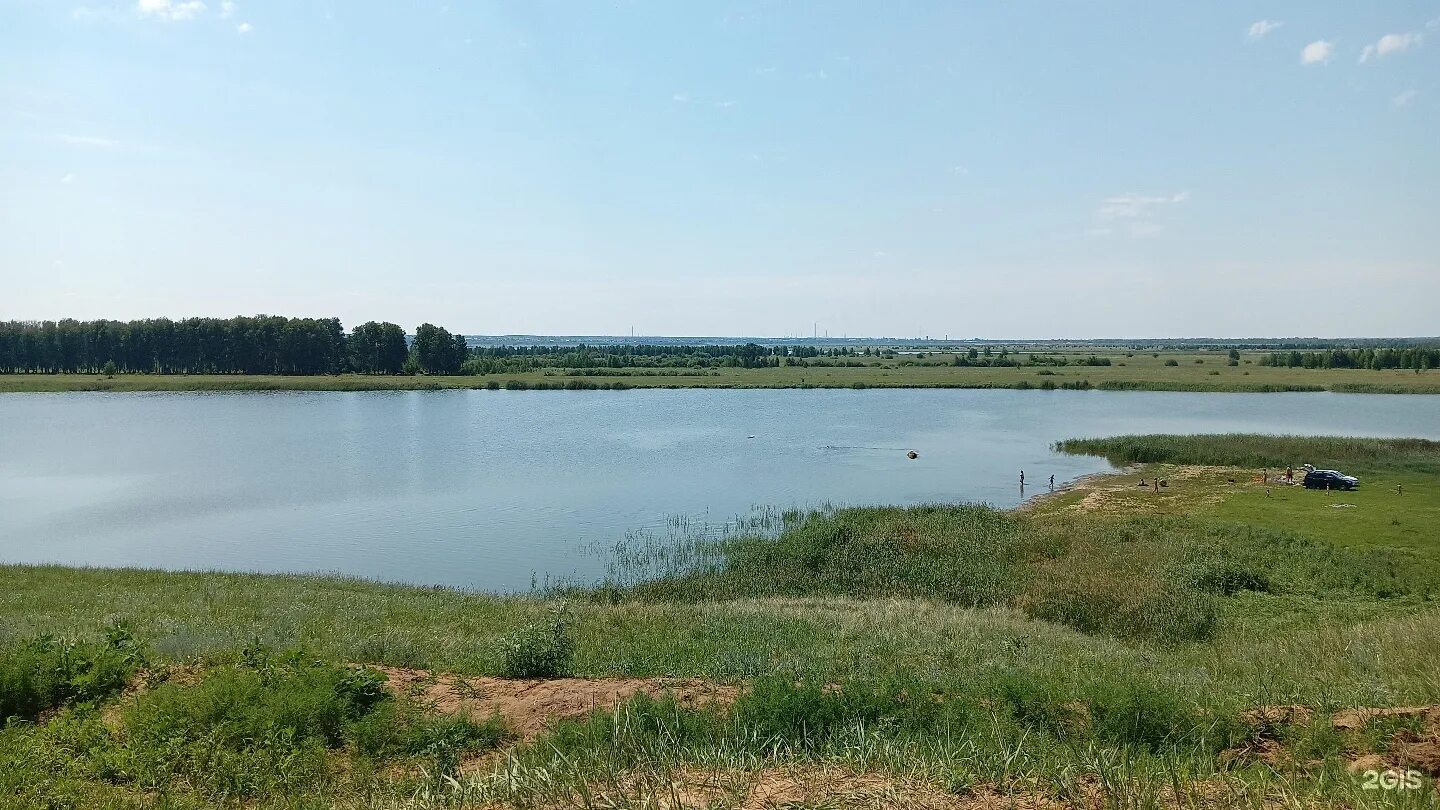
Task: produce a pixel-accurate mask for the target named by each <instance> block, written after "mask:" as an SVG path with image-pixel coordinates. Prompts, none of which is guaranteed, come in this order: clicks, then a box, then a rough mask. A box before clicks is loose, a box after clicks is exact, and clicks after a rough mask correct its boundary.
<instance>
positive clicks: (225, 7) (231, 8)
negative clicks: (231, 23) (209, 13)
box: [220, 0, 235, 20]
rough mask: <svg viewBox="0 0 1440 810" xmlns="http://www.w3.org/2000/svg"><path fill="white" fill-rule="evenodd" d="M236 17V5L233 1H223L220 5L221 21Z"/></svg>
mask: <svg viewBox="0 0 1440 810" xmlns="http://www.w3.org/2000/svg"><path fill="white" fill-rule="evenodd" d="M234 16H235V4H234V3H233V2H231V0H223V1H222V2H221V3H220V19H222V20H228V19H230V18H231V17H234Z"/></svg>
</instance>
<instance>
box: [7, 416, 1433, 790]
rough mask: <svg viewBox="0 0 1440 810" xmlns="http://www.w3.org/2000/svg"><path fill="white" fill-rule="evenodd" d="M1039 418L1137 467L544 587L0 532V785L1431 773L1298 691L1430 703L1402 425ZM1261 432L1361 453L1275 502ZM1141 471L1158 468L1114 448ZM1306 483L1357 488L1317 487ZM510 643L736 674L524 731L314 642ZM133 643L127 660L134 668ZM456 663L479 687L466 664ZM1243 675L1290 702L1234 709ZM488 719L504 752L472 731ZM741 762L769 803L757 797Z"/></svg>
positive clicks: (508, 664)
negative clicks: (191, 560)
mask: <svg viewBox="0 0 1440 810" xmlns="http://www.w3.org/2000/svg"><path fill="white" fill-rule="evenodd" d="M1065 446H1066V448H1067V449H1070V450H1072V451H1084V452H1099V453H1104V454H1107V455H1109V454H1114V455H1113V456H1112V458H1114V459H1116V460H1118V461H1123V462H1126V463H1129V462H1137V463H1141V464H1142V465H1144V466H1141V467H1140V468H1139V469H1138V470H1136V472H1135V473H1134V474H1133V475H1131V474H1128V473H1127V474H1126V475H1124V476H1123V477H1116V478H1112V479H1109V480H1102V481H1098V482H1094V483H1093V484H1092V485H1090V486H1089V488H1087V489H1076V490H1072V491H1069V492H1062V493H1059V494H1057V495H1055V496H1052V497H1049V498H1046V499H1043V500H1042V501H1040V502H1038V503H1035V504H1032V505H1031V506H1030V507H1029V508H1028V509H1026V510H1023V511H1020V512H1002V511H997V510H992V509H988V508H985V507H977V506H933V507H917V508H910V509H900V508H867V509H844V510H836V511H831V512H823V513H814V514H808V515H792V516H788V517H787V518H786V519H785V520H784V521H783V523H781V524H780V525H776V526H774V527H772V529H771V530H769V531H761V532H756V533H755V534H753V535H751V536H739V537H726V538H724V539H722V540H709V539H702V540H697V541H696V542H695V547H694V548H692V549H690V553H688V554H686V555H683V558H684V559H685V560H686V561H687V562H686V564H685V565H684V566H682V567H681V568H680V569H679V570H675V571H673V572H672V573H671V574H670V575H669V576H666V577H664V578H661V579H658V580H646V581H642V582H637V583H633V584H632V583H629V582H628V581H627V580H625V579H623V578H620V579H617V582H616V583H615V584H612V585H608V586H603V587H596V588H587V589H577V590H573V591H570V592H567V593H563V594H560V593H556V594H548V595H537V596H534V597H499V596H492V595H484V594H472V593H461V592H457V591H451V590H444V589H427V588H414V587H406V586H394V585H383V584H378V583H373V582H365V581H358V580H348V579H339V578H333V577H301V576H261V575H245V574H221V573H166V572H154V571H136V570H101V569H74V568H59V567H29V566H4V567H0V644H3V645H5V646H4V649H3V653H0V661H3V662H6V663H3V664H0V694H3V695H7V696H8V695H12V694H17V695H18V694H21V693H22V692H23V693H24V694H26V695H30V696H31V697H30V698H29V702H28V703H26V704H25V706H26V707H28V708H26V709H25V711H19V712H17V711H13V710H10V709H7V712H8V713H10V714H14V715H16V716H17V717H20V718H21V719H20V720H16V721H12V722H11V723H10V724H9V725H8V726H7V728H6V729H5V730H4V731H0V759H6V758H7V757H8V760H7V761H11V762H18V763H21V765H20V767H16V768H10V769H8V770H7V771H6V775H5V776H0V797H3V796H8V795H16V796H21V797H26V800H27V801H31V802H32V804H29V805H26V804H19V805H15V806H33V805H34V804H37V803H39V801H40V800H42V799H43V800H44V801H46V802H50V803H51V804H53V805H55V806H66V804H67V802H69V803H70V804H71V805H73V806H87V807H89V806H104V805H106V804H107V803H108V804H109V805H111V806H148V805H153V804H158V803H162V802H168V803H169V805H168V806H180V807H184V806H212V805H217V804H219V805H226V804H228V805H234V806H287V807H297V806H298V807H306V806H316V807H320V806H335V805H339V806H356V807H359V806H393V807H456V806H475V807H488V806H515V807H552V806H567V807H569V806H574V807H627V806H635V807H658V806H669V807H676V806H686V807H707V806H716V807H760V806H802V807H819V806H826V807H828V806H837V807H843V806H877V805H878V806H935V807H940V806H947V807H949V806H954V807H967V806H976V807H979V806H987V807H988V806H1006V805H1005V804H1004V802H1005V801H1007V800H1010V799H1013V800H1016V801H1020V800H1023V801H1029V802H1032V803H1035V802H1040V801H1042V800H1051V801H1056V802H1061V803H1064V804H1073V805H1077V806H1130V807H1146V806H1185V807H1189V806H1209V807H1230V806H1256V807H1259V806H1337V807H1338V806H1350V807H1356V806H1395V807H1424V806H1429V804H1428V803H1431V802H1433V801H1434V800H1435V798H1436V794H1435V788H1434V782H1433V779H1432V777H1433V775H1434V774H1433V773H1430V774H1428V775H1425V776H1424V777H1423V780H1422V782H1421V784H1420V787H1418V788H1415V789H1413V790H1411V789H1403V790H1402V789H1395V790H1380V791H1377V790H1368V789H1366V787H1365V784H1364V778H1365V777H1364V774H1363V769H1362V770H1361V771H1359V772H1356V773H1351V772H1350V770H1348V768H1347V766H1348V765H1349V763H1351V762H1353V761H1356V760H1357V759H1359V758H1360V757H1361V756H1370V757H1374V758H1376V759H1374V760H1373V761H1372V767H1377V768H1382V769H1383V768H1384V767H1388V766H1390V765H1403V766H1404V767H1406V768H1408V767H1411V765H1412V759H1414V758H1415V757H1417V756H1420V754H1417V753H1415V752H1417V751H1418V752H1420V753H1424V751H1428V750H1430V749H1423V750H1422V747H1423V746H1422V744H1426V743H1425V741H1426V740H1428V739H1430V738H1429V737H1427V736H1426V735H1428V734H1431V733H1432V731H1433V732H1434V733H1435V734H1440V726H1437V727H1436V728H1434V729H1432V728H1431V727H1430V726H1427V725H1426V724H1427V723H1429V722H1430V721H1429V720H1427V719H1426V717H1425V716H1424V715H1414V714H1405V715H1396V716H1393V717H1384V718H1379V719H1375V720H1373V721H1370V722H1366V723H1362V724H1361V725H1360V726H1359V727H1351V726H1346V725H1344V724H1340V723H1339V721H1338V720H1335V721H1332V719H1331V715H1332V714H1333V713H1335V712H1340V711H1343V710H1346V709H1350V708H1353V707H1357V706H1368V707H1395V706H1415V705H1425V704H1432V703H1437V702H1440V644H1437V642H1436V641H1435V640H1436V639H1437V638H1440V602H1437V601H1436V600H1437V598H1440V536H1437V535H1436V533H1435V532H1434V531H1433V530H1430V531H1425V530H1423V529H1422V530H1420V531H1419V532H1418V533H1417V532H1416V531H1414V530H1416V529H1417V528H1420V527H1423V526H1425V525H1427V521H1428V520H1429V519H1430V518H1429V517H1427V516H1429V515H1431V512H1428V511H1427V510H1433V509H1435V508H1436V499H1437V495H1436V493H1437V492H1440V464H1437V462H1440V449H1437V445H1436V444H1435V443H1413V442H1411V443H1402V444H1383V445H1377V444H1375V443H1372V442H1368V441H1366V442H1356V441H1351V440H1339V439H1301V438H1276V439H1266V438H1264V437H1136V438H1128V439H1123V440H1113V441H1109V442H1106V441H1101V442H1086V443H1080V442H1067V443H1066V445H1065ZM1291 457H1298V458H1305V459H1324V460H1326V462H1327V463H1328V464H1329V465H1331V466H1339V467H1342V468H1352V469H1364V470H1365V471H1366V476H1365V479H1364V480H1365V486H1362V489H1361V490H1360V491H1358V492H1356V493H1344V496H1345V501H1346V502H1350V501H1352V500H1353V502H1354V505H1353V506H1352V507H1349V508H1345V509H1336V508H1333V504H1335V503H1336V502H1337V500H1336V498H1334V497H1332V496H1334V495H1338V493H1331V494H1328V495H1327V494H1326V493H1321V492H1305V491H1297V490H1294V489H1287V490H1286V491H1285V492H1284V493H1283V494H1284V496H1285V498H1286V500H1284V501H1280V500H1278V497H1279V495H1280V494H1281V493H1277V492H1274V491H1271V492H1270V493H1269V497H1268V498H1267V496H1266V490H1267V489H1271V490H1273V489H1274V488H1273V487H1270V488H1267V487H1266V486H1265V485H1264V484H1263V483H1252V482H1251V481H1250V479H1249V477H1248V475H1247V474H1248V473H1250V472H1251V469H1250V468H1251V467H1253V466H1256V465H1254V464H1253V463H1252V462H1255V461H1264V462H1273V460H1275V459H1285V460H1289V459H1290V458H1291ZM1222 462H1232V463H1233V465H1234V466H1232V465H1230V464H1225V463H1222ZM1317 463H1318V462H1317ZM1157 473H1158V474H1160V475H1162V476H1164V477H1165V478H1166V480H1167V483H1168V486H1167V487H1166V489H1165V491H1164V492H1163V493H1156V492H1154V491H1153V490H1152V489H1146V490H1144V491H1143V492H1142V491H1141V490H1140V489H1139V487H1137V486H1134V485H1133V483H1132V482H1133V480H1134V478H1136V477H1138V476H1140V475H1145V476H1147V477H1154V476H1155V475H1156V474H1157ZM1388 477H1403V478H1404V480H1405V481H1407V482H1409V484H1408V485H1407V488H1406V491H1405V494H1404V495H1403V496H1402V495H1394V494H1392V493H1387V492H1384V491H1383V489H1382V488H1381V487H1379V486H1373V485H1372V484H1371V480H1372V479H1375V480H1376V481H1379V480H1387V481H1388V480H1389V478H1388ZM1230 479H1235V481H1236V482H1235V483H1234V484H1231V483H1230ZM1372 492H1373V493H1374V494H1373V497H1374V499H1375V500H1361V499H1360V497H1361V496H1365V497H1370V496H1371V493H1372ZM1098 496H1103V497H1098ZM1382 496H1387V497H1389V498H1390V500H1389V501H1382V500H1381V497H1382ZM1396 499H1402V501H1401V502H1396ZM1262 501H1263V502H1262ZM1372 513H1375V514H1372ZM1341 514H1344V515H1345V516H1346V518H1347V519H1348V518H1349V517H1350V516H1352V514H1353V515H1354V516H1357V517H1361V518H1363V519H1364V521H1365V522H1364V523H1362V524H1359V525H1358V527H1357V526H1349V527H1348V528H1347V525H1348V524H1335V523H1324V522H1323V521H1325V520H1326V519H1328V518H1329V517H1330V516H1334V515H1341ZM1376 515H1378V517H1377V516H1376ZM1428 525H1429V526H1431V527H1433V526H1434V525H1437V524H1436V523H1434V522H1430V523H1428ZM631 563H632V564H636V565H641V564H643V563H644V560H643V559H632V560H631ZM562 599H563V601H564V602H565V605H566V607H565V609H564V612H563V613H562V614H556V613H555V610H556V605H557V604H558V602H559V601H560V600H562ZM557 615H558V616H559V618H557ZM117 622H118V624H117ZM106 628H110V629H109V630H108V632H107V630H106ZM57 639H66V640H73V641H74V643H71V642H69V641H58V640H57ZM17 651H24V652H25V654H24V655H21V654H19V652H17ZM288 651H304V652H303V654H291V653H290V652H288ZM92 661H93V662H95V663H94V665H92V664H91V663H90V662H92ZM517 661H522V662H529V664H534V663H535V662H537V661H538V662H541V663H542V664H543V666H542V667H541V669H545V670H547V672H549V673H552V674H559V673H564V674H570V675H574V676H581V677H586V678H593V679H606V678H631V679H634V678H657V677H661V678H677V677H680V678H698V679H703V680H704V681H706V682H712V683H717V684H722V685H729V686H734V687H737V688H738V689H739V696H738V698H736V702H734V704H733V705H729V706H723V707H716V706H710V707H705V706H696V705H692V704H689V703H683V702H668V701H667V700H665V699H663V698H661V699H659V700H658V701H657V700H652V699H649V698H646V697H643V696H641V697H637V698H635V699H633V700H631V701H629V702H621V703H619V704H616V705H615V706H613V707H611V708H608V709H605V710H602V711H600V712H598V713H597V714H595V715H593V716H589V717H585V716H579V715H577V716H574V717H573V718H572V719H571V720H569V721H565V722H560V723H558V724H555V725H553V726H552V727H551V728H550V730H549V731H548V732H547V733H545V734H543V735H542V736H540V737H535V738H529V737H524V736H523V735H521V736H516V735H517V733H518V732H517V730H516V728H515V727H514V726H513V724H512V725H508V726H507V722H509V721H508V720H507V718H505V717H501V718H499V719H492V718H490V717H471V718H469V720H467V721H465V722H464V723H459V721H457V720H456V719H455V716H454V715H450V714H447V713H445V712H444V711H441V710H440V708H439V707H438V705H437V704H426V703H425V702H424V701H423V700H421V701H419V702H418V703H417V702H413V701H412V700H411V698H409V697H407V696H406V695H405V694H395V695H392V696H388V697H387V696H386V695H384V694H381V693H380V692H377V691H375V689H374V684H375V679H374V678H373V677H372V676H370V675H365V674H364V673H363V672H358V671H357V670H354V669H352V668H348V667H347V666H346V665H347V664H354V663H364V664H371V665H387V666H392V667H411V668H423V669H427V670H435V671H443V672H449V673H461V674H464V675H473V676H505V675H510V674H515V672H516V669H515V668H516V666H517ZM12 662H18V663H12ZM26 662H30V663H26ZM37 672H38V673H42V674H45V675H44V677H41V676H39V675H35V673H37ZM26 673H30V674H29V675H26ZM54 673H62V674H63V677H60V676H58V675H55V674H54ZM27 678H28V680H27ZM137 678H138V679H141V680H144V679H147V678H148V679H149V681H153V683H152V684H151V685H150V686H149V687H148V688H147V689H145V690H139V691H137V690H135V688H134V684H135V682H136V680H137ZM47 679H48V680H47ZM39 681H44V683H39V685H38V686H29V687H23V688H22V687H21V686H17V684H25V683H29V684H32V685H33V684H35V683H37V682H39ZM550 683H554V684H566V683H570V682H568V681H554V682H550ZM576 683H579V682H576ZM584 683H586V684H589V685H588V686H577V687H575V688H577V689H580V690H581V693H582V694H590V693H593V690H595V689H598V688H599V687H598V686H596V684H601V683H608V681H588V682H584ZM47 684H48V685H47ZM256 684H261V685H263V687H264V688H260V687H257V686H256ZM486 688H491V689H493V688H497V687H494V686H489V687H486V686H484V685H482V686H480V687H476V689H477V691H479V692H484V691H485V689H486ZM121 689H126V690H127V691H125V692H124V693H123V694H120V695H119V696H117V691H118V690H121ZM257 689H258V691H257ZM584 690H592V692H584ZM592 700H593V698H592ZM581 702H582V703H583V702H584V700H581ZM7 705H8V704H7ZM16 705H19V704H18V703H17V704H16ZM1267 706H1288V707H1293V708H1291V709H1287V710H1285V712H1284V713H1283V716H1282V714H1275V715H1272V714H1268V713H1266V712H1260V713H1259V714H1257V710H1258V709H1259V707H1267ZM57 707H58V713H57ZM27 718H30V719H33V718H39V719H40V720H41V721H42V722H40V723H38V724H36V723H32V722H28V719H27ZM512 719H513V718H512ZM1437 719H1440V717H1437ZM447 724H448V725H447ZM262 729H263V730H265V731H264V733H261V730H262ZM274 734H279V735H280V736H278V737H275V736H273V735H274ZM266 735H272V736H266ZM507 735H509V736H507ZM257 741H258V742H257ZM1436 741H1437V742H1440V737H1437V739H1436ZM497 745H498V746H502V747H503V748H504V750H505V752H506V753H504V754H503V755H493V754H487V753H486V752H487V751H490V750H491V749H493V748H494V747H495V746H497ZM1407 746H1408V747H1407ZM1407 757H1408V758H1409V759H1407ZM1422 764H1423V763H1422ZM447 775H448V776H450V777H452V778H448V779H447V778H443V777H445V776H447ZM7 779H8V780H9V781H8V782H7V781H5V780H7ZM762 786H765V787H764V789H765V790H770V791H772V794H773V796H775V797H781V798H783V797H784V796H790V797H791V799H793V800H794V802H795V803H793V804H789V805H786V804H784V803H783V802H781V801H780V799H779V798H777V799H776V800H775V801H773V802H772V803H770V804H766V803H765V801H764V800H763V796H764V795H771V794H764V791H763V790H762ZM887 796H888V797H889V798H888V799H886V798H885V797H887ZM757 797H759V798H757ZM866 797H869V798H866ZM877 797H878V798H877ZM1006 797H1008V799H1007V798H1006ZM672 799H674V800H672ZM676 800H678V801H679V804H677V803H676ZM992 800H993V801H995V802H999V804H991V805H986V804H983V803H982V802H985V801H992ZM5 801H6V799H5V798H0V805H3V804H4V802H5ZM647 802H648V803H647ZM666 802H668V804H667V803H666ZM846 802H854V803H853V804H847V803H846ZM867 802H868V803H867ZM967 802H970V804H967Z"/></svg>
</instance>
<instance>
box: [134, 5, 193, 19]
mask: <svg viewBox="0 0 1440 810" xmlns="http://www.w3.org/2000/svg"><path fill="white" fill-rule="evenodd" d="M204 10H205V4H204V3H203V2H201V0H136V3H135V13H137V14H139V15H140V16H142V17H154V18H156V19H160V20H166V21H183V20H193V19H195V18H196V17H197V16H199V14H200V13H201V12H202V11H204Z"/></svg>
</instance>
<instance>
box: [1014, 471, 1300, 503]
mask: <svg viewBox="0 0 1440 810" xmlns="http://www.w3.org/2000/svg"><path fill="white" fill-rule="evenodd" d="M1157 478H1158V479H1159V480H1160V481H1163V482H1164V484H1165V485H1164V486H1161V487H1159V491H1158V492H1157V491H1156V487H1155V484H1154V481H1155V479H1157ZM1142 479H1143V480H1144V481H1145V486H1143V487H1142V486H1140V481H1141V480H1142ZM1272 483H1273V482H1272ZM1241 486H1257V487H1258V486H1262V484H1261V483H1260V482H1259V481H1258V480H1252V475H1251V472H1250V471H1249V470H1243V469H1239V468H1235V467H1210V466H1203V465H1197V464H1183V465H1174V464H1152V465H1145V466H1132V467H1127V468H1125V469H1124V470H1121V471H1119V472H1114V473H1097V474H1094V475H1087V476H1083V477H1081V478H1078V479H1076V480H1075V481H1073V482H1071V483H1069V484H1067V485H1066V486H1064V487H1061V488H1059V489H1057V490H1055V492H1053V493H1043V494H1041V495H1038V496H1036V497H1035V498H1032V499H1030V500H1029V501H1026V502H1025V503H1024V504H1022V505H1021V507H1020V509H1019V511H1022V512H1025V511H1040V510H1042V509H1043V508H1045V506H1046V504H1047V502H1048V501H1050V500H1051V499H1053V498H1055V497H1056V496H1059V495H1062V494H1066V493H1079V494H1082V497H1081V498H1080V500H1078V501H1076V502H1075V503H1072V504H1069V505H1068V506H1065V507H1063V508H1061V509H1057V510H1054V511H1056V512H1059V513H1062V514H1063V513H1073V514H1096V513H1098V514H1137V513H1139V514H1147V513H1159V512H1172V511H1174V510H1175V509H1176V507H1179V506H1184V507H1186V508H1193V507H1195V506H1201V505H1208V504H1215V503H1219V502H1220V501H1221V500H1222V499H1224V497H1225V496H1226V495H1227V494H1229V493H1231V492H1233V491H1235V488H1237V487H1241Z"/></svg>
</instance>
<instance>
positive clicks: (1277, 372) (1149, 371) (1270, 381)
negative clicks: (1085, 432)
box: [0, 351, 1440, 394]
mask: <svg viewBox="0 0 1440 810" xmlns="http://www.w3.org/2000/svg"><path fill="white" fill-rule="evenodd" d="M1018 356H1023V354H1022V355H1018ZM1057 356H1059V357H1064V358H1065V359H1067V360H1068V361H1070V362H1074V363H1078V362H1081V361H1085V360H1088V359H1089V358H1090V357H1092V356H1096V355H1094V353H1091V352H1086V353H1084V354H1071V355H1057ZM1242 356H1243V358H1244V359H1242V360H1240V361H1236V362H1237V365H1233V366H1232V365H1229V362H1230V361H1229V360H1228V359H1227V357H1226V355H1225V353H1223V352H1178V351H1170V352H1156V353H1147V352H1113V353H1110V354H1105V353H1101V354H1100V355H1099V357H1100V358H1103V359H1105V360H1108V361H1109V362H1110V363H1111V364H1110V365H1108V366H1084V365H1067V366H1063V367H1040V368H1037V367H1033V366H1021V367H1018V368H1010V367H1001V368H988V367H959V366H955V365H953V361H954V359H955V358H954V356H953V355H949V354H943V353H928V354H926V355H925V356H924V357H918V356H904V355H902V356H900V357H897V358H893V359H882V358H875V357H870V358H847V359H846V362H847V363H853V364H855V365H853V366H842V365H809V366H800V365H791V366H781V367H778V368H754V369H746V368H720V369H670V368H666V369H568V370H562V369H550V370H546V371H537V372H532V373H526V374H490V375H477V376H372V375H359V374H339V375H330V376H269V375H183V374H176V375H161V374H117V375H113V376H105V375H92V374H3V375H0V392H7V391H10V392H19V391H288V390H294V391H391V390H438V389H449V388H492V387H493V388H497V389H505V388H511V389H514V388H525V389H553V388H559V389H565V388H567V387H568V388H571V389H592V388H610V389H613V388H617V387H619V388H809V387H814V388H1012V389H1038V390H1050V389H1066V388H1072V389H1073V388H1079V389H1084V390H1089V389H1100V390H1113V391H1234V392H1259V393H1266V392H1276V391H1336V392H1342V393H1382V394H1383V393H1396V394H1410V393H1414V394H1435V393H1440V371H1427V372H1422V373H1416V372H1414V371H1402V370H1385V371H1372V370H1358V369H1305V368H1282V367H1273V366H1261V365H1257V364H1256V362H1255V361H1257V360H1258V359H1259V357H1260V356H1261V354H1260V353H1245V354H1244V355H1242ZM809 362H812V363H819V362H825V361H809Z"/></svg>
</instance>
